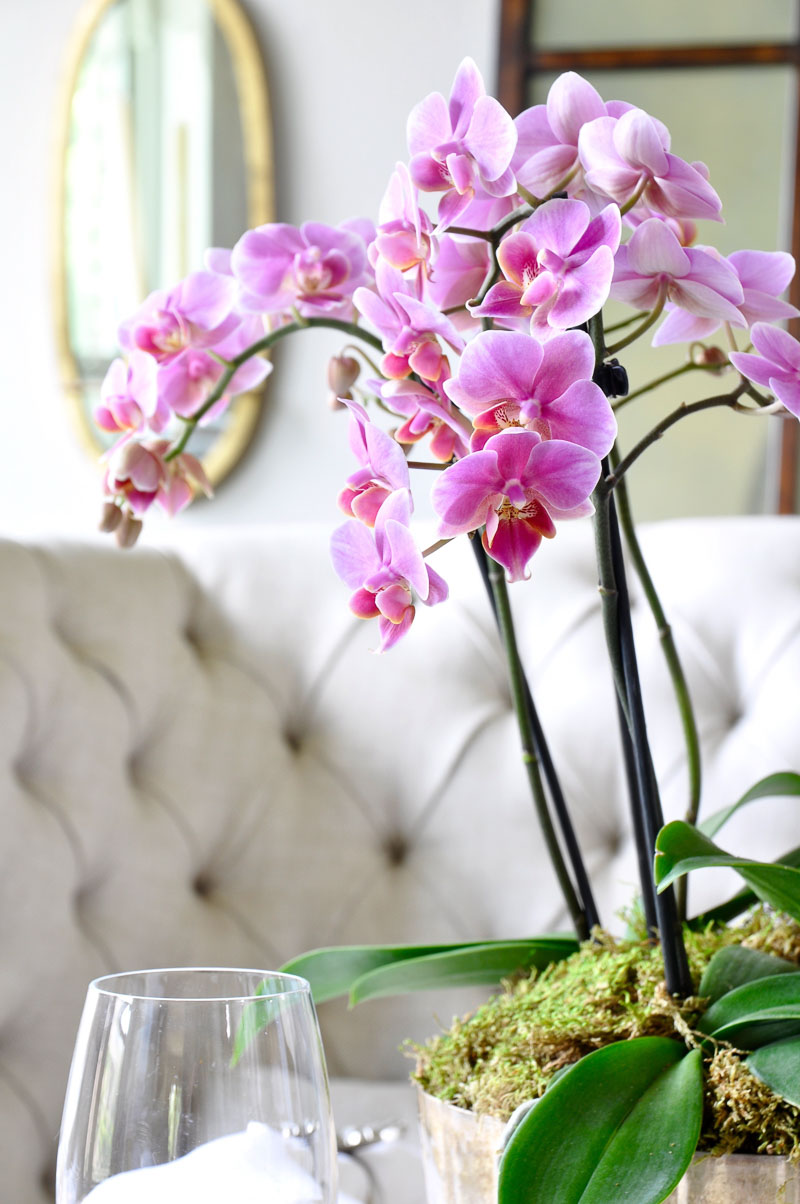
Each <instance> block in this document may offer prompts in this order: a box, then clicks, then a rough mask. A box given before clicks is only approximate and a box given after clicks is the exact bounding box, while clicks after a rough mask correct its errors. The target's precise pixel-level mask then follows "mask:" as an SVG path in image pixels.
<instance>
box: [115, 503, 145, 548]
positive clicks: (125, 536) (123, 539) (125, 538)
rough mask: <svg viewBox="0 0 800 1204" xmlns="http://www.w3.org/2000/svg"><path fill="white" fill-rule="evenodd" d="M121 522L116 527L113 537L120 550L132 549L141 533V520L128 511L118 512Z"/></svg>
mask: <svg viewBox="0 0 800 1204" xmlns="http://www.w3.org/2000/svg"><path fill="white" fill-rule="evenodd" d="M120 513H121V514H122V520H121V522H120V523H118V525H117V529H116V532H115V537H116V540H117V543H118V544H119V546H120V547H121V548H132V547H133V545H134V544H135V543H136V540H137V539H138V538H139V536H140V534H141V531H142V526H143V524H142V520H141V519H140V518H135V517H134V515H133V514H131V512H130V510H125V511H120Z"/></svg>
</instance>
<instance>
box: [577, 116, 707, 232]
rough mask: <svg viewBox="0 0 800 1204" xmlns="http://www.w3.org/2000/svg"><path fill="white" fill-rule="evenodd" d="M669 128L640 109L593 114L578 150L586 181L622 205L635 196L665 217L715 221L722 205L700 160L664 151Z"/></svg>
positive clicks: (668, 140)
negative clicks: (687, 161)
mask: <svg viewBox="0 0 800 1204" xmlns="http://www.w3.org/2000/svg"><path fill="white" fill-rule="evenodd" d="M669 146H670V138H669V131H668V130H667V128H666V126H664V125H663V123H662V122H660V121H656V120H655V118H653V117H651V116H650V115H649V114H648V113H645V112H644V110H642V109H628V111H627V112H625V113H622V114H621V116H618V117H612V116H607V117H597V118H595V119H594V120H593V121H589V122H587V123H586V124H585V125H584V126H582V128H581V131H580V134H579V136H578V153H579V155H580V160H581V163H582V164H583V169H584V174H585V178H586V183H587V184H588V185H589V187H590V188H592V189H594V190H595V191H596V192H599V193H602V194H604V195H605V196H608V197H610V198H611V199H612V200H613V201H616V202H617V204H619V205H625V204H627V203H629V202H630V201H632V200H633V199H634V198H638V197H641V198H642V200H643V202H644V204H645V205H646V206H647V207H648V208H649V209H650V210H651V211H652V212H655V213H659V214H663V215H664V216H665V217H677V218H693V217H697V218H710V219H711V220H712V221H720V220H721V219H720V211H721V209H722V203H721V201H720V199H719V197H718V196H717V194H716V192H715V191H714V189H713V188H712V187H711V185H710V184H709V183H708V178H707V176H708V173H707V169H706V167H705V165H704V164H702V163H686V162H685V161H684V160H683V159H679V158H678V157H677V155H673V154H670V151H669Z"/></svg>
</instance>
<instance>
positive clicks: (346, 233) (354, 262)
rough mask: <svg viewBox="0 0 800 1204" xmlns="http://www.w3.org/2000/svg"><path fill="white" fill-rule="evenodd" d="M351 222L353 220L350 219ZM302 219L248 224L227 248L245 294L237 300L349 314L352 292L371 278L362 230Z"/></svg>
mask: <svg viewBox="0 0 800 1204" xmlns="http://www.w3.org/2000/svg"><path fill="white" fill-rule="evenodd" d="M351 225H352V223H351ZM357 230H358V232H356V230H353V229H351V228H349V227H348V224H347V223H343V224H342V225H340V226H326V225H323V223H322V222H305V223H304V224H303V225H302V226H300V228H299V229H298V228H297V227H295V226H290V225H287V224H286V223H283V222H273V223H270V224H268V225H266V226H257V227H256V229H255V230H248V231H247V233H246V234H244V235H243V236H242V237H241V238H240V239H239V241H238V242H237V244H236V246H235V247H234V248H233V251H232V253H231V268H232V270H233V273H234V276H235V277H236V279H237V280H238V281H239V283H240V284H241V286H242V288H243V290H244V294H243V297H242V299H241V302H240V303H241V304H242V305H243V306H246V307H247V308H251V309H252V308H255V309H257V310H258V311H259V312H261V313H268V314H285V313H289V312H291V310H292V309H297V311H298V312H299V313H300V314H301V315H302V316H303V317H308V318H310V317H314V316H315V315H322V316H328V317H344V318H349V317H350V316H351V315H352V309H353V306H352V296H353V292H354V291H355V289H356V288H358V287H359V286H360V285H362V284H365V283H367V281H368V280H369V278H370V269H369V263H368V261H367V245H366V243H365V241H364V238H363V231H362V230H361V228H360V227H357Z"/></svg>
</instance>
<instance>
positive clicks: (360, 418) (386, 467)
mask: <svg viewBox="0 0 800 1204" xmlns="http://www.w3.org/2000/svg"><path fill="white" fill-rule="evenodd" d="M341 400H342V401H343V402H344V404H345V405H346V406H347V408H348V409H349V411H350V415H351V417H350V450H351V451H352V452H353V455H354V456H355V458H356V459H357V460H358V462H359V464H360V465H361V467H360V468H359V469H358V470H357V471H356V472H354V473H351V475H350V476H349V477H348V478H347V482H346V484H345V487H344V489H343V490H342V492H341V493H340V494H339V499H338V500H339V506H340V507H341V509H342V510H344V512H345V514H350V515H352V516H353V518H357V519H360V521H361V522H362V523H365V524H366V526H368V527H373V526H374V525H375V519H376V518H377V515H378V511H379V510H380V508H381V506H382V505H383V503H384V502H385V501H386V499H387V498H388V496H389V494H391V493H395V492H396V491H397V490H408V489H409V479H408V465H407V464H406V458H405V456H404V455H403V452H402V451H401V449H400V448H399V446H398V445H397V443H396V442H395V441H394V439H393V438H392V437H391V435H387V433H386V431H383V430H381V428H380V427H379V426H376V425H375V423H374V422H370V419H369V415H368V414H367V411H366V410H365V409H364V407H363V406H362V405H359V403H358V402H357V401H350V400H347V399H346V398H342V399H341Z"/></svg>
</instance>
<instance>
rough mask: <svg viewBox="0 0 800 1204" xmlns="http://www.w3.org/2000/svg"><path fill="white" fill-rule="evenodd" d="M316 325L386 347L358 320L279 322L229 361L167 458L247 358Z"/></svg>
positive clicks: (186, 439)
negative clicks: (362, 326) (280, 324)
mask: <svg viewBox="0 0 800 1204" xmlns="http://www.w3.org/2000/svg"><path fill="white" fill-rule="evenodd" d="M314 326H321V327H327V328H328V329H329V330H341V331H343V332H344V333H345V334H349V335H351V336H352V337H353V338H356V339H362V340H363V342H365V343H369V344H370V345H371V346H372V347H375V348H377V350H378V351H383V344H382V343H381V341H380V339H379V338H378V337H377V336H376V335H374V334H370V332H369V331H368V330H362V329H361V327H360V326H357V325H356V324H355V322H345V321H343V320H341V319H339V318H302V319H301V320H300V321H297V322H287V323H286V325H285V326H278V327H276V328H275V330H271V331H270V332H269V334H266V335H264V337H263V339H259V340H258V341H257V342H255V343H251V345H250V346H249V347H246V348H245V350H244V351H241V352H240V353H239V355H237V356H236V357H235V358H234V359H232V360H230V361H229V363H228V367H227V368H226V369H225V371H224V372H223V374H222V376H221V377H220V378H219V380H218V381H217V385H216V388H215V389H214V390H213V392H212V393H211V394H210V395H209V397H208V398H207V399H206V401H205V402H204V403H203V405H201V407H200V409H199V410H197V412H196V413H194V414H192V416H191V418H185V419H184V420H183V421H184V431H183V434H182V435H181V437H180V439H179V440H178V441H177V443H176V444H175V446H174V447H173V448H171V449H170V451H169V452H168V454H167V455H166V456H165V457H164V459H165V460H174V459H175V457H176V456H179V455H180V453H181V452H182V451H183V449H184V448H185V447H186V444H187V443H188V442H189V440H190V438H191V437H192V432H193V431H194V429H195V427H196V426H197V424H198V422H199V421H200V419H201V418H203V417H204V416H205V415H206V414H207V413H208V411H209V410H210V409H211V407H212V406H214V405H216V404H217V402H218V401H219V400H220V398H221V397H223V396H224V394H225V390H226V389H227V387H228V385H229V384H230V383H231V379H232V378H233V375H234V373H235V372H236V371H237V369H239V368H241V366H242V364H245V363H247V361H248V360H249V359H251V358H252V356H254V355H260V354H261V353H262V352H264V351H269V349H270V348H271V347H272V346H273V345H274V344H275V343H277V342H278V341H279V340H280V339H284V338H286V336H287V335H290V334H295V332H296V331H298V330H308V329H309V327H314Z"/></svg>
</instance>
